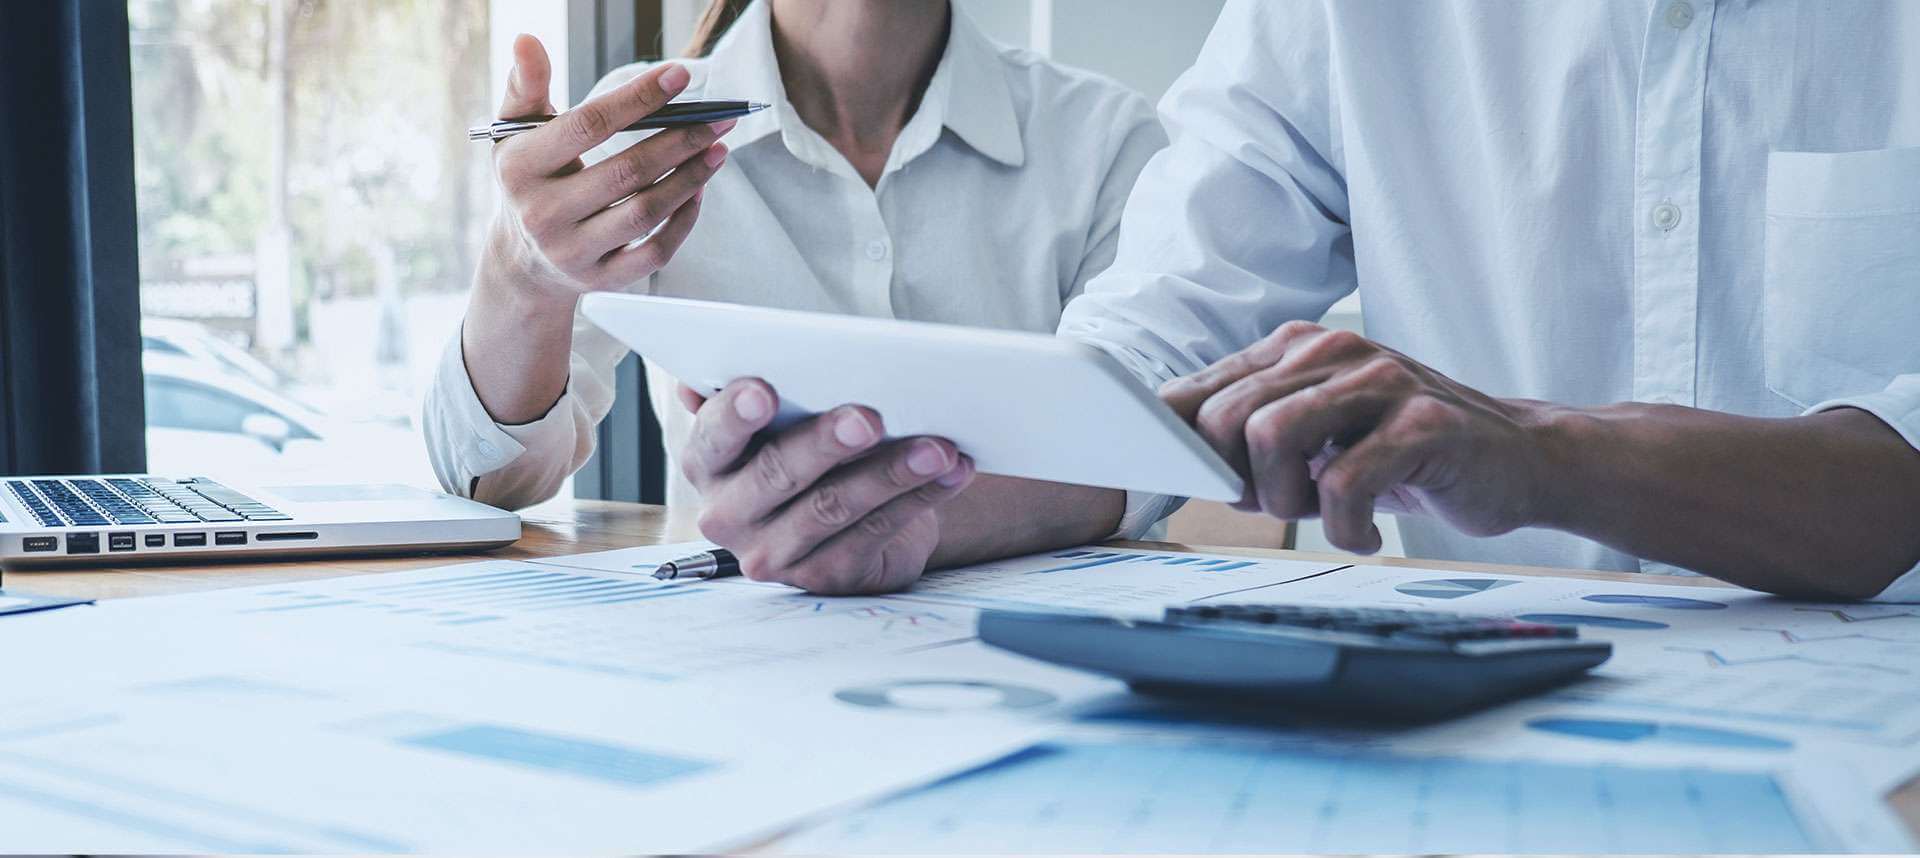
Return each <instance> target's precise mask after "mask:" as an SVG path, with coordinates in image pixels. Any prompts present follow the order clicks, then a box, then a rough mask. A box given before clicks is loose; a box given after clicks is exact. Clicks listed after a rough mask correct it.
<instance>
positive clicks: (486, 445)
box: [473, 440, 495, 459]
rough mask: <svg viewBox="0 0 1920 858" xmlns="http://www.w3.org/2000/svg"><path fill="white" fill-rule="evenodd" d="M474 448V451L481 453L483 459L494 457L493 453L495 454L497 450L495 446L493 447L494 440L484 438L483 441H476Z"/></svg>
mask: <svg viewBox="0 0 1920 858" xmlns="http://www.w3.org/2000/svg"><path fill="white" fill-rule="evenodd" d="M473 450H474V452H476V453H479V454H480V458H482V459H491V458H493V454H494V452H495V451H494V448H493V442H492V441H485V440H482V441H478V442H476V443H475V444H474V445H473Z"/></svg>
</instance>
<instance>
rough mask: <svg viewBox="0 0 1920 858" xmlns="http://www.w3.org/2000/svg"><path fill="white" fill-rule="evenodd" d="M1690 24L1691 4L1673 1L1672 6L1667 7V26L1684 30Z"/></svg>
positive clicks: (1678, 0) (1691, 18)
mask: <svg viewBox="0 0 1920 858" xmlns="http://www.w3.org/2000/svg"><path fill="white" fill-rule="evenodd" d="M1691 23H1693V4H1692V3H1688V2H1687V0H1673V5H1671V6H1668V7H1667V26H1669V27H1672V28H1674V29H1676V30H1684V29H1686V28H1687V25H1688V24H1691Z"/></svg>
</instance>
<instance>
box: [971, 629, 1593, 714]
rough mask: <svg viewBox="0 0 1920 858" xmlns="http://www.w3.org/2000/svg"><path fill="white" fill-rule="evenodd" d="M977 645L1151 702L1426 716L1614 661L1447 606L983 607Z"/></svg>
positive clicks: (1573, 635) (1554, 633) (1565, 632)
mask: <svg viewBox="0 0 1920 858" xmlns="http://www.w3.org/2000/svg"><path fill="white" fill-rule="evenodd" d="M980 639H981V640H982V641H985V642H987V643H989V644H992V645H994V646H997V647H1000V648H1002V649H1006V650H1011V651H1013V652H1017V653H1020V654H1021V655H1025V656H1031V657H1033V658H1037V659H1040V660H1042V661H1048V662H1052V663H1054V664H1059V665H1064V666H1067V667H1074V668H1079V669H1082V670H1089V671H1093V672H1096V673H1103V674H1106V675H1109V676H1113V677H1116V678H1119V679H1123V680H1125V681H1126V682H1127V683H1128V684H1129V685H1130V686H1132V687H1133V689H1134V690H1135V691H1139V692H1141V693H1145V694H1155V695H1171V696H1179V697H1189V698H1206V699H1212V700H1224V701H1229V702H1238V703H1246V704H1250V705H1255V706H1270V705H1272V704H1275V703H1279V704H1284V705H1286V706H1290V707H1301V708H1310V709H1317V710H1328V711H1335V712H1344V713H1349V714H1358V715H1363V716H1366V717H1368V718H1371V719H1377V720H1387V721H1401V720H1406V721H1423V720H1432V719H1436V718H1442V717H1446V716H1449V715H1455V714H1459V713H1462V712H1466V711H1469V710H1472V709H1476V708H1479V707H1483V706H1486V705H1488V704H1491V703H1495V702H1498V701H1501V700H1507V699H1511V698H1514V697H1518V696H1520V695H1524V694H1527V693H1530V692H1534V691H1539V690H1542V689H1546V688H1549V687H1552V686H1554V685H1558V684H1561V683H1564V682H1567V681H1570V680H1572V679H1576V678H1578V677H1580V676H1581V675H1582V674H1584V673H1585V672H1586V671H1587V670H1589V669H1591V668H1593V667H1595V666H1597V665H1599V664H1600V663H1601V662H1604V661H1606V660H1607V658H1608V656H1610V655H1612V654H1613V647H1612V645H1611V644H1608V643H1606V642H1604V641H1595V640H1583V639H1581V637H1580V632H1579V630H1578V629H1576V628H1574V627H1573V626H1562V625H1552V624H1547V623H1529V622H1523V621H1520V620H1510V619H1503V618H1499V617H1476V616H1470V615H1465V614H1454V613H1446V612H1440V611H1407V610H1393V609H1383V608H1339V607H1321V606H1310V605H1248V604H1241V605H1191V606H1181V607H1173V608H1168V609H1166V613H1165V615H1164V616H1162V617H1161V618H1159V619H1130V618H1125V617H1112V616H1100V615H1094V614H1076V613H1051V612H1028V611H986V612H983V613H982V614H981V615H980Z"/></svg>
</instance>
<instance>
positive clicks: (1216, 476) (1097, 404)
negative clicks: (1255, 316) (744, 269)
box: [580, 293, 1241, 501]
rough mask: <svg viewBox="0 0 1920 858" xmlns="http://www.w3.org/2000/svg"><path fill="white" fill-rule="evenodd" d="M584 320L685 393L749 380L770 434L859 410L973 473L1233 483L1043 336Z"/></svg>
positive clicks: (818, 316) (590, 303)
mask: <svg viewBox="0 0 1920 858" xmlns="http://www.w3.org/2000/svg"><path fill="white" fill-rule="evenodd" d="M580 308H581V312H583V313H584V314H586V316H587V318H588V319H591V320H593V322H594V323H595V324H597V325H599V326H600V327H601V328H603V329H605V330H606V331H607V333H609V334H612V335H613V336H614V337H615V338H617V339H619V340H620V341H621V342H623V343H626V344H627V345H628V346H630V347H632V348H633V350H634V351H636V352H638V353H640V355H641V356H643V357H644V358H645V359H646V360H648V361H650V362H652V363H653V364H654V365H656V366H658V367H660V368H661V369H663V370H665V371H666V372H667V373H668V374H670V375H672V376H674V377H675V378H678V379H680V380H681V381H682V382H684V383H685V384H686V385H687V386H688V387H692V388H693V389H695V390H699V391H701V392H703V393H713V392H715V391H718V390H719V389H720V388H722V387H724V386H726V384H727V383H728V382H730V381H733V380H735V379H739V378H749V377H752V378H760V379H764V380H766V382H767V383H768V384H771V385H773V388H774V390H775V391H776V392H778V393H779V395H780V408H781V413H780V417H779V419H780V420H782V421H786V422H792V421H796V420H799V419H802V418H804V417H805V416H807V415H810V414H817V413H820V412H822V411H826V410H828V409H831V408H834V407H835V406H839V405H843V404H847V403H857V404H860V405H865V406H867V407H869V408H872V409H874V410H875V411H877V412H879V413H880V416H881V418H882V419H883V420H884V421H885V422H886V427H887V433H888V435H890V436H892V437H906V436H911V435H937V436H940V437H943V438H948V439H950V440H952V441H953V442H954V443H955V444H957V445H959V447H960V450H961V451H962V452H964V453H966V454H967V455H969V456H972V457H973V460H974V463H975V465H976V467H977V468H978V469H979V470H980V472H982V473H989V474H1003V475H1007V476H1014V477H1028V478H1031V479H1036V480H1052V481H1054V482H1061V483H1076V484H1080V485H1089V486H1102V487H1106V488H1116V489H1132V490H1135V491H1145V492H1156V493H1161V494H1170V495H1179V496H1182V497H1194V498H1205V499H1208V500H1220V501H1233V500H1238V499H1239V498H1240V487H1241V484H1240V477H1239V476H1238V475H1237V474H1235V473H1234V472H1233V469H1232V468H1229V467H1228V466H1227V464H1226V462H1224V461H1222V460H1221V459H1220V457H1219V456H1218V455H1217V454H1215V453H1214V451H1213V448H1211V447H1209V446H1207V443H1206V441H1204V440H1203V439H1201V437H1200V436H1199V435H1198V434H1196V433H1195V432H1194V431H1193V429H1192V428H1190V427H1188V426H1187V425H1186V424H1185V423H1183V422H1181V420H1180V418H1179V417H1178V416H1177V415H1175V414H1174V413H1173V410H1172V409H1170V408H1168V407H1167V406H1166V405H1165V404H1164V403H1162V402H1161V401H1160V400H1159V398H1158V397H1156V396H1155V395H1154V393H1153V391H1151V390H1148V389H1147V388H1146V387H1145V386H1144V385H1142V384H1141V383H1140V382H1139V381H1138V380H1136V379H1135V378H1134V377H1133V376H1132V375H1130V374H1128V373H1127V371H1126V370H1125V369H1123V368H1122V367H1121V366H1120V365H1119V364H1118V363H1116V362H1115V361H1114V359H1113V358H1111V357H1108V356H1107V355H1106V354H1105V353H1103V352H1101V351H1100V350H1099V349H1096V348H1094V347H1092V346H1089V345H1086V344H1085V343H1079V342H1075V341H1073V340H1068V339H1064V338H1059V337H1053V336H1049V335H1046V334H1031V333H1020V332H1012V331H997V330H987V329H982V328H967V327H960V326H957V325H938V324H931V323H927V322H902V321H896V320H892V319H870V318H863V317H858V316H837V315H830V314H825V313H807V312H799V311H794V310H770V309H766V308H762V307H747V306H742V305H739V304H720V303H714V302H709V301H688V300H683V299H678V298H652V297H645V296H639V295H626V294H617V293H595V294H592V295H588V296H587V297H586V298H585V299H583V300H582V301H581V304H580Z"/></svg>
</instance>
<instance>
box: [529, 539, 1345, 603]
mask: <svg viewBox="0 0 1920 858" xmlns="http://www.w3.org/2000/svg"><path fill="white" fill-rule="evenodd" d="M710 544H711V543H700V542H690V543H682V544H680V545H669V546H657V545H656V546H644V547H640V548H625V549H618V550H614V551H599V552H594V553H592V554H576V555H573V556H571V557H556V558H552V559H548V560H543V561H541V562H542V563H543V564H551V565H556V566H566V567H569V568H575V569H592V570H596V571H601V572H609V573H620V574H630V575H646V574H648V573H651V572H652V571H653V570H654V568H655V567H657V566H658V565H659V564H661V563H663V562H666V561H668V560H672V559H673V558H675V557H679V556H683V555H685V554H687V553H688V552H690V551H697V550H701V549H703V548H705V547H707V546H709V545H710ZM1344 565H1345V564H1342V563H1324V562H1319V561H1312V562H1302V561H1298V560H1274V559H1268V558H1259V557H1229V556H1224V555H1212V554H1195V553H1191V552H1173V551H1135V550H1121V549H1114V548H1102V547H1099V546H1088V547H1084V548H1074V549H1066V550H1061V551H1048V552H1044V553H1041V554H1035V555H1031V556H1028V557H1015V558H1009V559H1007V560H996V561H993V562H989V563H980V564H975V565H972V566H966V567H963V568H959V569H949V570H942V571H936V572H931V573H928V574H927V575H926V576H924V577H922V578H921V579H920V581H919V582H917V583H915V584H914V585H913V587H912V588H911V589H909V590H907V591H906V592H904V593H901V594H899V595H900V596H901V597H904V598H908V599H914V600H924V601H939V602H944V603H947V604H957V605H964V606H967V607H974V608H1016V609H1040V610H1044V609H1050V608H1080V609H1084V610H1090V611H1143V610H1144V611H1149V612H1151V611H1155V610H1158V609H1160V608H1161V607H1164V606H1166V605H1170V604H1177V603H1185V602H1196V601H1200V600H1203V599H1224V598H1239V599H1246V600H1258V599H1259V598H1260V591H1261V590H1262V589H1264V588H1267V587H1272V586H1275V585H1278V584H1283V583H1286V582H1289V581H1297V580H1301V579H1303V578H1307V577H1311V576H1314V575H1319V574H1323V573H1325V572H1327V571H1328V570H1330V569H1338V568H1341V567H1342V566H1344ZM728 580H729V581H730V582H731V583H735V584H739V583H744V582H742V581H741V580H740V579H728Z"/></svg>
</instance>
